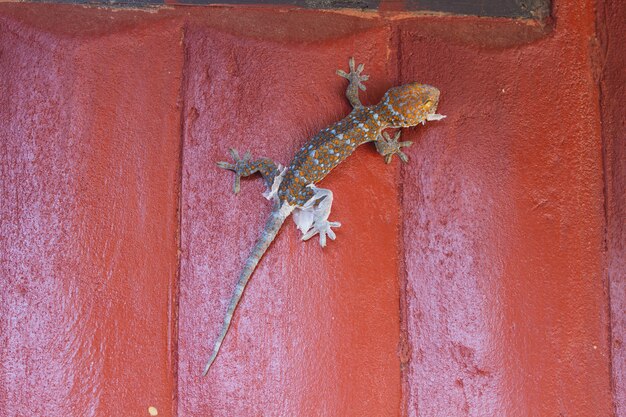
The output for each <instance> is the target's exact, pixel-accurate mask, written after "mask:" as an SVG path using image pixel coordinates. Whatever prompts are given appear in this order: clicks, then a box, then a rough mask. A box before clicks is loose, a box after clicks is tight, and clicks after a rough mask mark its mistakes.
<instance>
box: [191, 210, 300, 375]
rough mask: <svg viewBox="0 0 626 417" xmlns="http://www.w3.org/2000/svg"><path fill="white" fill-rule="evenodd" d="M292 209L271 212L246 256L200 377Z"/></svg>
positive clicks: (215, 352) (217, 350) (226, 331)
mask: <svg viewBox="0 0 626 417" xmlns="http://www.w3.org/2000/svg"><path fill="white" fill-rule="evenodd" d="M293 209H294V206H290V205H289V204H287V203H283V204H282V206H279V207H278V208H276V209H274V210H273V211H272V214H271V215H270V217H269V219H268V220H267V224H266V225H265V228H264V229H263V232H262V233H261V236H260V237H259V239H258V240H257V242H256V244H255V245H254V248H253V249H252V252H251V253H250V256H248V259H247V260H246V265H245V266H244V268H243V271H241V275H240V276H239V281H237V286H236V287H235V292H234V293H233V296H232V297H231V299H230V304H229V305H228V310H227V311H226V316H225V317H224V324H223V325H222V331H221V332H220V335H219V337H218V338H217V340H216V341H215V344H214V345H213V353H212V354H211V358H210V359H209V361H208V362H207V364H206V366H205V367H204V372H203V373H202V376H206V374H207V373H208V372H209V369H210V368H211V365H212V364H213V362H214V361H215V359H216V358H217V355H218V353H219V351H220V347H221V346H222V342H223V341H224V338H225V337H226V334H227V333H228V329H229V328H230V322H231V321H232V319H233V315H234V314H235V310H236V309H237V305H238V304H239V300H241V296H242V295H243V292H244V290H245V288H246V285H247V284H248V281H249V280H250V277H251V276H252V273H253V272H254V270H255V269H256V266H257V265H258V263H259V261H260V260H261V258H262V257H263V255H264V254H265V252H266V251H267V248H268V247H269V246H270V244H271V243H272V241H273V240H274V238H275V237H276V235H277V234H278V231H279V230H280V227H281V226H282V225H283V223H284V222H285V220H286V219H287V217H289V215H290V214H291V212H292V211H293Z"/></svg>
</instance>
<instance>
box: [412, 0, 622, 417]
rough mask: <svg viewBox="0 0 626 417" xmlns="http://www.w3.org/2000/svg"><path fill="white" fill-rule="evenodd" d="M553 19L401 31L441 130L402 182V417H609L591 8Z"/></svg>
mask: <svg viewBox="0 0 626 417" xmlns="http://www.w3.org/2000/svg"><path fill="white" fill-rule="evenodd" d="M556 16H557V25H556V30H554V31H553V32H552V33H549V34H548V35H546V36H545V37H544V38H541V39H535V36H534V35H533V34H532V33H528V32H525V31H520V29H519V28H517V27H515V26H514V25H507V26H500V25H497V24H493V23H489V22H486V23H485V24H482V25H480V24H476V22H475V21H472V20H466V19H459V20H457V21H455V22H454V23H452V22H451V24H450V26H451V27H453V28H454V29H455V30H454V31H446V32H443V31H442V30H440V29H439V24H440V22H439V21H436V22H435V21H433V22H432V24H430V23H429V22H425V23H424V24H423V25H420V26H418V27H415V26H413V25H408V24H407V25H404V26H402V30H401V32H402V35H401V36H402V37H401V41H400V45H401V54H400V56H401V57H402V61H401V63H400V68H401V80H411V79H415V78H417V77H420V78H421V79H423V80H425V81H426V82H430V83H433V84H434V85H437V86H439V87H440V88H441V89H442V91H444V96H443V98H442V102H441V106H440V111H441V112H442V113H444V114H448V115H449V116H448V118H447V119H446V121H445V122H444V123H441V124H438V125H437V126H436V127H431V128H429V129H427V130H426V131H425V133H424V134H423V135H422V136H419V137H416V140H417V142H418V143H419V145H418V148H417V149H413V154H414V155H417V156H418V158H419V161H418V163H415V164H412V165H410V166H408V167H407V168H406V169H405V170H404V171H403V176H402V184H403V190H404V193H403V196H402V198H403V201H402V207H403V216H402V219H403V222H404V226H403V230H404V248H405V250H404V255H405V259H406V274H407V277H406V279H407V289H406V295H407V309H408V311H407V313H406V316H407V329H408V334H409V339H410V342H411V343H410V345H411V346H412V355H411V362H410V366H409V371H408V377H407V379H408V382H407V389H408V392H407V393H406V395H407V400H408V404H407V405H408V415H409V416H420V417H431V416H476V417H478V416H509V417H512V416H519V417H522V416H557V415H563V416H580V417H585V416H609V415H611V414H612V404H611V396H610V385H609V384H610V349H609V345H608V338H609V334H608V331H609V328H608V320H609V317H608V309H607V294H606V285H607V283H606V280H605V273H604V271H605V265H604V258H603V250H604V207H603V178H602V177H603V168H602V140H601V130H600V122H599V104H598V94H597V87H596V84H595V82H594V79H593V76H592V72H591V71H590V68H591V67H592V65H593V62H591V59H592V58H593V57H592V56H591V54H590V52H592V51H590V47H589V45H590V42H591V40H592V39H593V35H594V32H593V30H594V27H593V24H594V14H593V4H592V3H591V2H584V1H581V2H563V3H559V7H558V8H557V10H556ZM417 51H419V53H418V52H417Z"/></svg>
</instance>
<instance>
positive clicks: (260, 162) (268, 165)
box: [217, 149, 284, 200]
mask: <svg viewBox="0 0 626 417" xmlns="http://www.w3.org/2000/svg"><path fill="white" fill-rule="evenodd" d="M230 154H231V156H232V158H233V161H235V163H234V164H231V163H228V162H218V163H217V166H218V167H220V168H222V169H227V170H229V171H233V172H234V173H235V185H234V186H233V191H234V192H235V194H237V193H238V192H239V190H240V188H241V185H240V182H241V177H247V176H249V175H252V174H254V173H256V172H259V173H261V175H262V176H263V179H264V180H265V184H266V185H267V188H268V189H267V191H266V192H265V193H263V196H264V197H265V198H267V199H268V200H271V199H272V198H274V197H275V195H276V192H277V191H278V187H279V186H280V183H281V181H282V174H283V172H284V169H283V167H282V166H281V165H280V164H276V163H274V161H272V160H270V159H267V158H260V159H257V160H256V161H251V159H252V156H251V155H250V152H246V153H245V155H244V156H243V158H239V153H238V152H237V150H235V149H231V150H230Z"/></svg>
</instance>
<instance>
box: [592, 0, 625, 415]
mask: <svg viewBox="0 0 626 417" xmlns="http://www.w3.org/2000/svg"><path fill="white" fill-rule="evenodd" d="M624 21H626V3H625V2H623V1H619V0H618V1H612V0H607V1H602V2H600V4H599V7H598V23H597V24H598V31H599V35H600V36H599V37H600V46H601V51H600V53H601V56H600V59H599V61H600V62H602V65H603V67H602V73H601V84H600V87H601V103H602V127H603V134H604V160H605V173H606V193H607V202H606V214H607V221H608V224H607V226H608V230H607V250H608V277H609V282H610V300H611V336H612V340H611V341H612V345H611V347H612V357H613V362H612V365H613V392H614V393H615V407H616V410H617V416H618V417H624V416H626V106H624V97H626V53H625V52H624V51H625V50H626V27H624Z"/></svg>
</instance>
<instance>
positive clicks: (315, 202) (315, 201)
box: [293, 184, 341, 247]
mask: <svg viewBox="0 0 626 417" xmlns="http://www.w3.org/2000/svg"><path fill="white" fill-rule="evenodd" d="M308 188H310V189H311V191H312V192H313V196H312V197H311V198H310V199H309V200H308V201H307V202H306V203H305V204H304V205H303V206H302V207H298V208H296V210H294V213H293V216H294V221H295V222H296V225H297V226H298V229H300V231H302V240H309V239H310V238H312V237H313V236H315V235H316V234H318V233H319V235H320V245H321V246H322V247H325V246H326V236H328V237H329V238H330V240H335V237H336V235H335V232H334V231H333V230H332V227H340V226H341V223H339V222H329V221H328V216H329V215H330V210H331V207H332V204H333V192H332V191H330V190H325V189H323V188H317V187H316V186H315V185H313V184H311V185H309V186H308Z"/></svg>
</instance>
